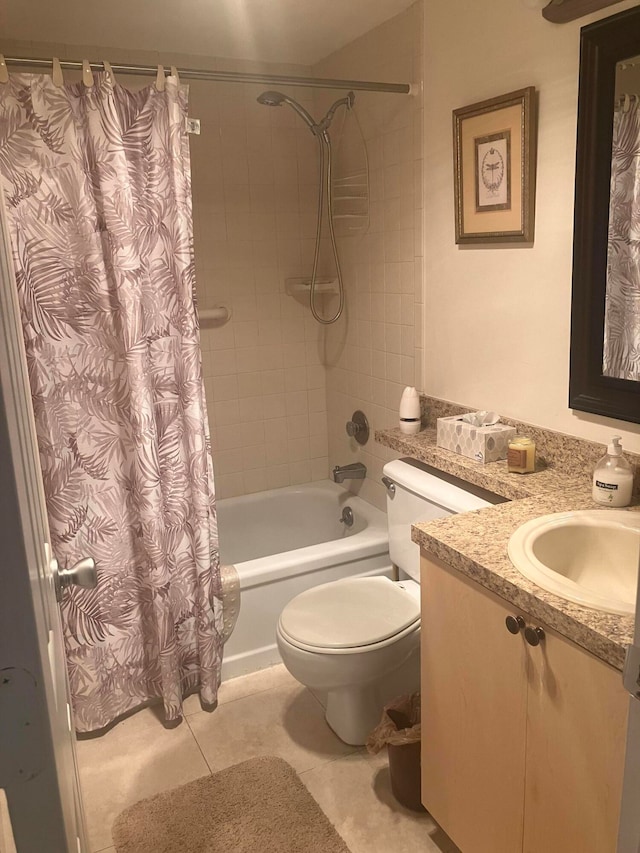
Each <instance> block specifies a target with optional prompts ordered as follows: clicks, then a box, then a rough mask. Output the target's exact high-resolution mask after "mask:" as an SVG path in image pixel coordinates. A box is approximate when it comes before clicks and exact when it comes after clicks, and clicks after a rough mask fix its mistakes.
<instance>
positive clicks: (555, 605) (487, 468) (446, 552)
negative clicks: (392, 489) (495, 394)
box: [376, 428, 640, 670]
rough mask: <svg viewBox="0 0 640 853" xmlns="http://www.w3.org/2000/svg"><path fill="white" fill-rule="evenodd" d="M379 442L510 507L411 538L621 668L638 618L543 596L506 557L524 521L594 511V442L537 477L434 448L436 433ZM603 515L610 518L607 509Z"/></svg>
mask: <svg viewBox="0 0 640 853" xmlns="http://www.w3.org/2000/svg"><path fill="white" fill-rule="evenodd" d="M553 435H558V436H559V434H557V433H556V434H552V436H553ZM567 438H569V437H567ZM553 440H554V439H553V438H552V441H553ZM570 440H571V441H572V442H573V441H577V440H575V439H570ZM376 441H378V442H380V443H381V444H384V445H385V446H387V447H391V448H392V449H394V450H396V451H397V452H398V453H400V454H404V455H406V456H411V457H413V458H415V459H419V460H421V461H422V462H424V463H426V464H427V465H430V466H432V467H433V468H436V469H438V470H440V471H445V472H446V473H448V474H451V475H453V476H455V477H459V478H460V479H462V480H466V481H467V482H470V483H473V484H474V485H476V486H480V487H481V488H484V489H487V490H488V491H491V492H493V493H494V494H497V495H500V496H502V497H505V498H509V499H510V500H509V502H508V503H501V504H498V505H496V506H493V507H489V508H487V509H482V510H477V511H475V512H466V513H463V514H461V515H454V516H450V517H449V518H441V519H437V520H436V521H431V522H426V523H423V524H415V525H413V528H412V539H413V541H414V542H416V543H417V544H418V545H420V547H421V548H423V549H424V550H425V551H427V552H429V553H431V554H433V555H434V556H435V557H437V558H438V559H440V560H442V561H443V562H445V563H447V564H448V565H449V566H451V567H452V568H454V569H456V570H458V571H460V572H461V573H462V574H464V575H466V576H467V577H469V578H471V579H472V580H474V581H476V582H477V583H479V584H481V585H482V586H484V587H485V588H486V589H488V590H490V591H491V592H494V593H495V594H497V595H499V596H500V597H501V598H503V599H505V600H506V601H509V602H511V603H512V604H514V605H515V606H516V607H519V608H521V609H522V610H524V611H525V612H526V613H528V614H530V615H531V616H533V617H534V618H537V619H540V620H541V621H543V622H545V623H546V624H547V625H548V626H550V627H551V628H554V629H555V630H556V631H558V632H559V633H560V634H562V635H563V636H565V637H567V638H568V639H570V640H572V641H573V642H575V643H577V644H578V645H580V646H582V647H583V648H585V649H587V650H588V651H590V652H591V653H592V654H594V655H596V656H597V657H598V658H600V659H601V660H604V661H606V662H607V663H609V664H611V665H612V666H614V667H616V668H617V669H620V670H621V669H622V666H623V663H624V655H625V650H626V646H627V645H628V644H629V643H630V642H631V641H632V638H633V619H632V618H631V617H630V616H615V615H611V614H607V613H601V612H600V611H597V610H591V609H589V608H586V607H581V606H579V605H577V604H573V603H572V602H569V601H566V600H565V599H563V598H559V597H558V596H556V595H553V594H552V593H550V592H546V591H545V590H543V589H542V588H541V587H539V586H537V585H536V584H534V583H532V582H531V581H529V580H527V579H526V578H525V577H524V576H523V575H521V574H520V572H518V571H517V569H516V568H515V567H514V566H513V564H512V563H511V560H510V559H509V556H508V554H507V544H508V542H509V538H510V536H511V534H512V533H513V532H514V530H516V528H518V527H519V526H520V525H521V524H523V523H524V522H525V521H529V520H530V519H532V518H537V517H538V516H541V515H546V514H548V513H552V512H566V511H570V510H579V509H594V508H596V507H595V504H594V503H593V501H592V499H591V486H590V482H591V470H592V465H591V464H590V463H591V460H592V457H593V449H592V447H591V446H590V443H587V442H585V443H584V445H585V448H584V451H583V452H582V453H580V452H579V457H580V458H578V459H576V458H575V457H576V454H575V447H572V448H571V450H572V460H571V461H572V462H573V463H574V464H569V465H567V466H566V468H565V467H564V466H563V467H560V465H559V461H560V460H559V459H558V458H557V457H555V458H554V459H553V461H552V462H551V464H549V465H546V464H545V463H544V462H543V464H542V465H540V467H539V470H536V472H535V473H533V474H525V475H520V474H509V473H508V471H507V465H506V462H493V463H489V464H487V465H482V464H480V463H478V462H475V461H474V460H472V459H467V458H466V457H464V456H460V455H458V454H456V453H452V452H451V451H448V450H443V449H442V448H439V447H436V443H435V429H433V428H427V429H424V430H423V431H422V432H420V433H418V435H414V436H407V435H404V434H403V433H401V432H400V431H399V430H398V429H392V430H382V431H379V432H376ZM598 450H599V448H598ZM552 453H553V451H552ZM600 455H602V451H600ZM596 458H597V457H596ZM633 461H634V462H635V461H636V459H635V458H634V459H633ZM587 463H589V464H587ZM635 503H636V505H635V506H633V507H632V508H631V509H630V511H631V512H634V511H639V510H640V506H638V505H637V504H638V502H637V501H636V502H635ZM602 511H603V512H606V508H603V510H602Z"/></svg>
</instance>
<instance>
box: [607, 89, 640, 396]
mask: <svg viewBox="0 0 640 853" xmlns="http://www.w3.org/2000/svg"><path fill="white" fill-rule="evenodd" d="M624 100H626V103H623V105H622V107H621V108H617V109H616V110H615V112H614V117H613V146H612V158H611V193H610V204H609V238H608V247H607V289H606V298H605V321H604V354H603V363H602V372H603V374H604V375H605V376H612V377H615V378H617V379H632V380H635V381H640V99H639V98H638V97H637V96H635V95H634V96H632V97H631V98H629V97H628V96H626V97H625V99H624Z"/></svg>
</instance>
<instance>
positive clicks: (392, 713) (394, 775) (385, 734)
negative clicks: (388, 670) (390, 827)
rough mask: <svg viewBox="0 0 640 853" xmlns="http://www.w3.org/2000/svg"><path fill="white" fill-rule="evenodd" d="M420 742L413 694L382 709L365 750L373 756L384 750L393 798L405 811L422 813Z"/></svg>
mask: <svg viewBox="0 0 640 853" xmlns="http://www.w3.org/2000/svg"><path fill="white" fill-rule="evenodd" d="M420 740H421V726H420V694H419V693H412V694H411V695H409V696H400V697H399V698H398V699H395V700H394V701H393V702H390V703H389V704H388V705H386V706H385V708H384V711H383V712H382V719H381V720H380V723H379V724H378V725H377V726H376V728H375V729H374V730H373V731H372V732H371V734H370V735H369V738H368V740H367V750H368V751H369V752H370V753H371V754H372V755H375V754H376V753H378V752H380V750H381V749H383V748H384V747H385V746H386V747H387V755H388V757H389V776H390V779H391V791H392V793H393V796H394V797H395V798H396V800H397V801H398V802H399V803H400V804H401V805H403V806H405V807H406V808H408V809H412V810H413V811H419V812H422V811H425V808H424V806H423V805H422V802H421V800H420Z"/></svg>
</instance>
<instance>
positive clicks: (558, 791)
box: [421, 553, 628, 853]
mask: <svg viewBox="0 0 640 853" xmlns="http://www.w3.org/2000/svg"><path fill="white" fill-rule="evenodd" d="M421 594H422V627H421V631H422V650H421V655H422V664H421V666H422V801H423V803H424V805H425V807H426V808H427V810H428V811H429V812H430V813H431V814H432V816H433V817H434V819H435V820H436V821H437V822H438V823H439V824H440V825H441V826H442V828H443V829H444V831H445V832H446V833H447V834H448V835H449V836H450V837H451V838H452V840H453V841H454V842H455V843H456V844H457V845H458V847H459V848H460V849H461V850H462V853H519V851H524V853H614V851H615V848H616V836H617V827H618V815H619V809H620V798H621V793H622V776H623V765H624V746H625V734H626V720H627V706H628V697H627V695H626V693H625V691H624V688H623V686H622V677H621V674H620V673H619V672H618V671H617V670H615V669H613V668H612V667H610V666H608V665H607V664H605V663H603V662H602V661H600V660H598V659H597V658H595V657H594V656H593V655H591V654H590V653H589V652H587V651H585V650H584V649H581V648H580V647H579V646H577V645H575V644H574V643H572V642H571V641H569V640H567V639H566V638H564V637H562V636H560V635H559V634H557V633H556V632H554V631H553V630H551V629H550V628H547V627H546V626H544V625H541V623H540V622H539V620H535V619H533V618H532V617H530V616H528V615H527V614H526V613H524V612H522V611H519V610H518V609H517V608H515V607H513V606H511V605H509V604H508V603H507V602H506V601H504V600H503V599H501V598H499V597H498V596H496V595H494V594H492V593H490V592H489V591H488V590H486V589H484V588H483V587H481V586H480V585H479V584H477V583H475V582H473V581H471V580H469V579H468V578H466V577H464V576H463V575H461V574H460V573H459V572H456V571H455V570H454V569H451V568H450V567H448V566H446V565H445V564H443V563H440V562H439V561H437V560H435V559H434V558H432V557H431V556H429V557H427V556H425V554H424V553H423V556H422V577H421ZM507 617H513V619H514V620H515V619H516V618H517V617H520V619H521V620H522V622H521V623H520V624H521V625H522V624H523V623H524V624H526V625H527V626H529V627H530V628H531V627H534V628H535V627H541V628H542V629H543V631H544V637H543V639H541V640H540V643H539V645H537V646H530V645H529V644H528V643H527V642H526V641H525V638H524V636H523V630H522V629H521V630H518V628H519V627H520V626H519V625H518V624H517V623H516V622H515V621H512V622H511V627H512V629H514V630H518V633H515V634H512V633H510V632H509V630H508V629H507V626H506V619H507Z"/></svg>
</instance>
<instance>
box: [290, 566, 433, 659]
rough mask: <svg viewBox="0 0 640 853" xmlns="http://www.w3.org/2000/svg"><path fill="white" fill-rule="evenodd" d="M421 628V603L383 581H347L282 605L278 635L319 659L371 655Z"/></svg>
mask: <svg viewBox="0 0 640 853" xmlns="http://www.w3.org/2000/svg"><path fill="white" fill-rule="evenodd" d="M419 627H420V604H419V602H418V600H417V599H416V596H415V595H414V594H412V593H411V592H410V591H409V590H408V589H406V588H405V586H404V585H403V584H402V583H399V582H395V581H392V580H390V579H389V578H387V577H382V576H378V577H366V578H347V579H345V580H339V581H333V582H331V583H327V584H323V585H321V586H317V587H313V588H312V589H309V590H306V591H305V592H302V593H300V595H298V596H296V597H295V598H294V599H293V600H292V601H290V602H289V604H287V605H286V607H285V608H284V610H283V611H282V614H281V616H280V620H279V622H278V632H279V634H280V636H281V637H282V638H283V639H285V640H286V641H287V642H288V643H290V644H291V645H293V646H296V647H297V648H299V649H303V650H305V651H310V652H316V653H321V654H338V655H339V654H354V653H358V652H368V651H373V650H374V649H377V648H383V647H385V646H388V645H391V644H392V643H395V642H397V641H398V640H399V639H400V638H401V637H404V636H406V635H407V634H410V633H412V632H413V631H416V630H418V629H419Z"/></svg>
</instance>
